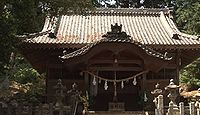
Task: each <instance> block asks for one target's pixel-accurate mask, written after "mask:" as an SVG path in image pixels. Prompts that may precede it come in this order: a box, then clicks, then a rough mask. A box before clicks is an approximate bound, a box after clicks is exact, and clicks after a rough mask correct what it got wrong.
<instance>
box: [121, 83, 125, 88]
mask: <svg viewBox="0 0 200 115" xmlns="http://www.w3.org/2000/svg"><path fill="white" fill-rule="evenodd" d="M121 88H122V89H123V88H124V81H122V82H121Z"/></svg>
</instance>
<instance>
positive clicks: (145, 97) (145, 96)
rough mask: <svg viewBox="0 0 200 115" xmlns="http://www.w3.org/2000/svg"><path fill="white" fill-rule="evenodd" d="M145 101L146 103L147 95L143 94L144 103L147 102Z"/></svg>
mask: <svg viewBox="0 0 200 115" xmlns="http://www.w3.org/2000/svg"><path fill="white" fill-rule="evenodd" d="M147 101H148V98H147V94H146V93H144V102H147Z"/></svg>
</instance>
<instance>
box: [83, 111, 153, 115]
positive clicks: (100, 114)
mask: <svg viewBox="0 0 200 115" xmlns="http://www.w3.org/2000/svg"><path fill="white" fill-rule="evenodd" d="M87 115H150V114H148V112H145V111H119V112H117V111H89V112H88V113H87Z"/></svg>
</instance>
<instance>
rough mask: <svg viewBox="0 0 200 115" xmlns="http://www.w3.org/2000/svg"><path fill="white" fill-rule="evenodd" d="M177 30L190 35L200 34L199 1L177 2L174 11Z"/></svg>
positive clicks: (186, 0) (185, 0)
mask: <svg viewBox="0 0 200 115" xmlns="http://www.w3.org/2000/svg"><path fill="white" fill-rule="evenodd" d="M176 14H177V15H176V18H177V20H176V21H177V24H178V26H179V28H180V29H181V30H182V31H184V32H186V33H190V34H196V35H198V34H200V0H177V10H176Z"/></svg>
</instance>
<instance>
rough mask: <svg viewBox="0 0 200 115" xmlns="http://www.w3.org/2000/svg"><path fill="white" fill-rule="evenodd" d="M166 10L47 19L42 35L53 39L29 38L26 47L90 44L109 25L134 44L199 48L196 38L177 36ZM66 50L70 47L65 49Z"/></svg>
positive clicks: (106, 11) (113, 11)
mask: <svg viewBox="0 0 200 115" xmlns="http://www.w3.org/2000/svg"><path fill="white" fill-rule="evenodd" d="M169 12H170V10H168V9H97V10H95V11H89V12H86V13H85V14H84V15H78V14H74V15H62V16H60V17H58V18H54V19H48V18H47V20H46V22H45V24H44V28H43V30H42V32H46V31H52V32H54V33H55V34H56V38H50V37H48V34H44V35H41V36H37V37H32V38H30V39H29V40H28V42H29V43H38V44H66V45H68V44H90V43H94V42H96V41H99V40H101V39H103V38H102V35H104V34H105V33H106V32H108V31H110V25H111V24H115V23H118V24H122V25H123V27H122V31H125V32H126V33H127V34H128V35H130V36H131V38H132V39H133V40H134V41H137V42H140V43H142V44H145V45H154V46H156V45H165V46H192V45H199V44H200V41H199V40H198V37H197V36H193V35H188V34H184V33H181V32H180V31H179V30H178V29H177V27H176V25H175V24H174V22H173V21H172V19H171V15H170V13H169ZM69 47H70V46H69Z"/></svg>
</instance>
